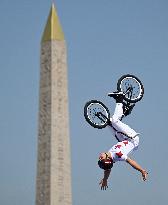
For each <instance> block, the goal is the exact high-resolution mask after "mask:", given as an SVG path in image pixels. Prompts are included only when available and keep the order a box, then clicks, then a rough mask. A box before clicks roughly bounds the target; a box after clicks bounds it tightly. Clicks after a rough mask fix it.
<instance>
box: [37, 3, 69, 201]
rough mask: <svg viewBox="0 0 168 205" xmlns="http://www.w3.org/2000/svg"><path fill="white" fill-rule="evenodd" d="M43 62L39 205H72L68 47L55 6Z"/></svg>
mask: <svg viewBox="0 0 168 205" xmlns="http://www.w3.org/2000/svg"><path fill="white" fill-rule="evenodd" d="M40 58H41V59H40V61H41V69H40V93H39V98H40V99H39V124H38V127H39V128H38V157H37V177H36V205H71V204H72V194H71V159H70V158H71V157H70V137H69V112H68V82H67V57H66V43H65V39H64V34H63V31H62V28H61V25H60V23H59V19H58V16H57V12H56V9H55V6H54V4H52V6H51V10H50V14H49V16H48V20H47V24H46V27H45V29H44V33H43V36H42V40H41V57H40Z"/></svg>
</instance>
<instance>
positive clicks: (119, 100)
mask: <svg viewBox="0 0 168 205" xmlns="http://www.w3.org/2000/svg"><path fill="white" fill-rule="evenodd" d="M108 96H109V97H113V98H114V99H115V100H116V102H117V103H122V102H123V99H124V94H123V92H121V91H115V92H112V93H108Z"/></svg>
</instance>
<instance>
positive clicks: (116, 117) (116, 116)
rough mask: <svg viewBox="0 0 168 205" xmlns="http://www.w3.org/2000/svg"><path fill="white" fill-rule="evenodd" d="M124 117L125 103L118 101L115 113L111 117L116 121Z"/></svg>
mask: <svg viewBox="0 0 168 205" xmlns="http://www.w3.org/2000/svg"><path fill="white" fill-rule="evenodd" d="M122 117H123V104H122V103H116V107H115V110H114V114H113V116H112V118H111V120H112V121H113V120H114V121H116V120H121V118H122Z"/></svg>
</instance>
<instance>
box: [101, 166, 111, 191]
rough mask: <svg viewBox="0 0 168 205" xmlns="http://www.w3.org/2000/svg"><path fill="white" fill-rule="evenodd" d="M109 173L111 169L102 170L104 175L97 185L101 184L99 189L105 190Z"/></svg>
mask: <svg viewBox="0 0 168 205" xmlns="http://www.w3.org/2000/svg"><path fill="white" fill-rule="evenodd" d="M110 173H111V169H108V170H104V177H103V179H102V180H101V181H100V183H99V185H100V186H101V189H103V190H106V189H107V188H108V185H107V180H108V178H109V176H110Z"/></svg>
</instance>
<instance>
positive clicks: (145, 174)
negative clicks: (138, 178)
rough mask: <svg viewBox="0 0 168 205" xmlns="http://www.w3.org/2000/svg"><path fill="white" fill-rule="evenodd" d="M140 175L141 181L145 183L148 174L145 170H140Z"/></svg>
mask: <svg viewBox="0 0 168 205" xmlns="http://www.w3.org/2000/svg"><path fill="white" fill-rule="evenodd" d="M141 173H142V179H143V180H144V181H146V180H147V176H148V172H147V171H146V170H142V171H141Z"/></svg>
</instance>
